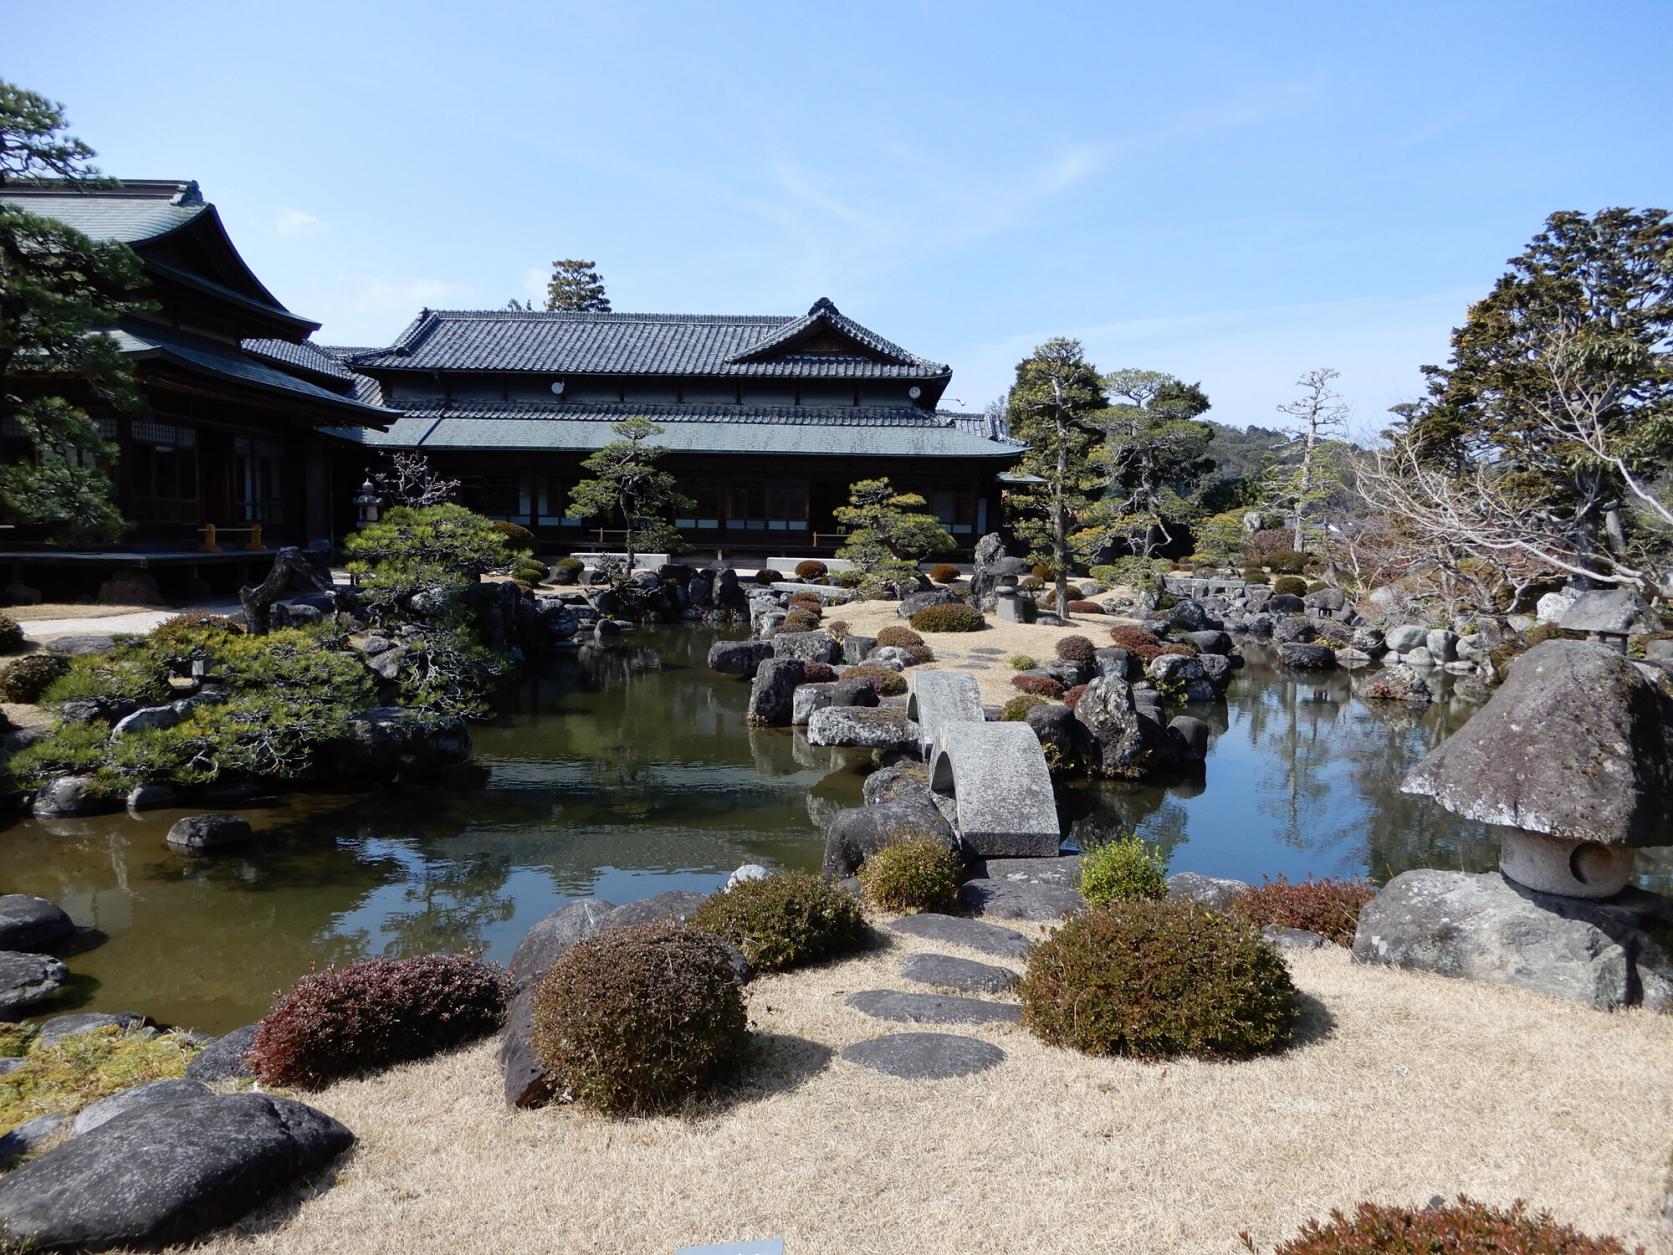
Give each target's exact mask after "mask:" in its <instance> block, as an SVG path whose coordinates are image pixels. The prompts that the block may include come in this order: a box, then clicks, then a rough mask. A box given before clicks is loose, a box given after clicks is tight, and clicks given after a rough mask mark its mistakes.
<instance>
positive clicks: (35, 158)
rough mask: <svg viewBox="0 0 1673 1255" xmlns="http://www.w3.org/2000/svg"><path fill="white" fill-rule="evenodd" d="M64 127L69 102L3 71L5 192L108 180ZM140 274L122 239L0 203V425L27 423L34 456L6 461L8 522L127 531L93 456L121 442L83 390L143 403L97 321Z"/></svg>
mask: <svg viewBox="0 0 1673 1255" xmlns="http://www.w3.org/2000/svg"><path fill="white" fill-rule="evenodd" d="M64 126H65V122H64V112H63V106H61V105H58V104H54V103H53V102H52V101H49V100H47V99H45V98H44V97H41V96H39V95H36V94H35V93H34V92H31V91H25V90H24V89H22V88H20V87H16V86H14V85H12V84H11V83H7V82H3V81H0V202H3V197H4V192H5V185H6V184H8V183H20V182H29V181H33V180H37V179H62V180H65V181H67V183H68V184H69V186H71V187H72V188H81V189H84V190H91V189H92V188H94V187H106V186H110V184H109V182H108V181H107V180H103V179H101V178H100V176H99V172H98V171H97V170H96V169H95V168H94V167H93V165H92V164H91V158H92V157H93V150H92V149H90V148H89V147H87V145H86V144H84V143H82V142H81V141H80V140H78V139H75V138H73V137H71V136H69V135H66V134H64V133H63V132H64ZM143 284H144V274H143V272H142V270H141V269H140V262H139V258H138V257H136V256H135V255H134V253H133V251H132V250H131V249H129V248H128V246H127V245H125V244H116V243H105V242H100V241H95V240H92V239H89V238H88V237H87V236H85V235H83V234H82V233H81V232H79V231H75V230H72V229H71V228H69V227H66V226H64V225H62V224H61V223H58V222H54V221H53V220H52V219H50V218H43V217H40V216H38V215H36V214H32V213H28V212H26V211H24V210H23V209H20V208H17V207H15V206H13V205H9V204H5V203H0V423H4V425H5V426H6V427H8V428H14V429H21V431H22V432H23V434H24V435H25V437H26V438H27V439H28V440H29V442H30V445H31V446H32V456H30V457H29V458H27V459H20V460H17V461H14V462H12V463H11V464H9V465H7V466H4V467H0V516H3V517H4V518H5V519H6V520H7V521H8V522H11V523H23V524H29V525H33V526H37V527H40V528H42V529H43V531H44V532H45V534H46V535H47V537H48V538H49V539H52V540H54V541H58V542H75V541H87V540H100V539H108V538H110V537H113V536H117V535H120V534H121V532H122V531H123V529H124V527H125V524H124V523H123V521H122V517H121V515H120V514H119V513H118V512H117V509H116V505H115V503H114V501H113V500H112V499H111V498H112V486H111V482H110V476H109V475H107V474H106V473H105V472H104V471H103V470H102V469H101V468H100V467H99V465H98V462H99V460H100V459H103V460H104V461H105V462H107V463H108V462H109V461H111V460H112V459H114V458H115V456H116V449H115V446H113V445H111V444H110V443H109V442H108V441H106V440H105V439H104V438H103V437H102V436H101V435H100V433H99V428H98V425H97V424H96V423H95V422H94V421H93V420H92V418H90V417H89V416H88V414H87V411H86V410H85V409H83V408H82V406H81V404H80V403H79V400H80V398H81V397H83V396H85V395H86V394H88V393H90V394H91V395H92V396H93V397H96V398H98V399H99V400H101V401H103V402H105V403H107V404H109V405H110V406H112V407H114V408H115V409H118V410H136V409H139V408H141V407H142V405H143V400H142V398H141V396H140V393H139V389H138V388H137V387H136V386H135V384H134V379H133V371H132V368H131V367H130V366H129V364H128V362H127V361H126V360H125V359H124V358H123V356H122V355H121V353H119V352H118V351H117V348H116V345H115V343H114V342H113V341H112V340H111V339H110V337H109V336H107V335H104V334H102V331H101V329H102V328H105V327H109V326H111V325H113V324H114V323H115V322H116V320H117V319H118V318H119V317H120V316H121V315H122V314H123V313H125V312H127V311H129V310H131V309H133V308H135V301H134V299H133V296H134V293H136V292H137V291H138V290H139V289H140V288H141V287H142V286H143ZM46 389H52V391H46ZM58 389H63V391H62V392H60V391H58Z"/></svg>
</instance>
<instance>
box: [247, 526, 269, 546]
mask: <svg viewBox="0 0 1673 1255" xmlns="http://www.w3.org/2000/svg"><path fill="white" fill-rule="evenodd" d="M244 548H246V549H254V550H257V551H259V550H262V549H265V548H267V546H266V545H265V544H263V543H262V539H261V524H260V523H252V524H250V542H249V543H248V544H247V545H245V546H244Z"/></svg>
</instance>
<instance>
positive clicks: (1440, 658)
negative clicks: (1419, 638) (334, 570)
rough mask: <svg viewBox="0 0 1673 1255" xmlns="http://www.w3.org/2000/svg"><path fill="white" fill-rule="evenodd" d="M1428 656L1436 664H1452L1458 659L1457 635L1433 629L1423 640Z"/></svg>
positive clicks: (1440, 629) (1441, 629)
mask: <svg viewBox="0 0 1673 1255" xmlns="http://www.w3.org/2000/svg"><path fill="white" fill-rule="evenodd" d="M1423 643H1424V645H1425V647H1426V648H1427V649H1428V650H1429V656H1430V657H1431V658H1433V659H1434V660H1435V661H1436V662H1437V663H1446V662H1452V661H1454V660H1455V659H1456V658H1457V657H1458V633H1456V632H1449V631H1447V630H1446V629H1445V628H1435V629H1434V630H1432V631H1431V632H1430V633H1429V634H1428V635H1427V636H1426V637H1424V638H1423Z"/></svg>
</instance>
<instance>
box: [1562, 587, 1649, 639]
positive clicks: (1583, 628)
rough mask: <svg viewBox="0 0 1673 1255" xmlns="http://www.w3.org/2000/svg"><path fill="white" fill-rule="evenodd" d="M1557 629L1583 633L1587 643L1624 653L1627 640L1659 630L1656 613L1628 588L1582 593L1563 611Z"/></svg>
mask: <svg viewBox="0 0 1673 1255" xmlns="http://www.w3.org/2000/svg"><path fill="white" fill-rule="evenodd" d="M1557 626H1558V627H1560V628H1562V629H1563V630H1564V631H1569V632H1584V633H1586V638H1587V639H1588V640H1593V641H1598V642H1600V643H1602V644H1605V645H1608V646H1610V647H1611V648H1613V649H1617V650H1619V651H1620V652H1621V653H1623V654H1624V653H1625V652H1626V648H1627V637H1629V636H1644V635H1647V634H1649V633H1651V632H1656V631H1659V630H1660V629H1661V624H1660V623H1659V622H1658V621H1657V620H1656V616H1655V613H1654V612H1653V611H1652V610H1651V609H1650V607H1649V606H1648V605H1647V604H1646V603H1645V601H1644V599H1643V598H1642V597H1640V596H1639V595H1638V593H1637V592H1636V591H1635V590H1633V589H1630V588H1611V589H1607V590H1602V591H1594V592H1589V593H1581V594H1580V596H1578V597H1576V598H1575V599H1574V600H1573V601H1571V602H1570V603H1569V605H1568V609H1567V610H1565V611H1563V613H1562V616H1561V617H1560V618H1559V619H1558V620H1557Z"/></svg>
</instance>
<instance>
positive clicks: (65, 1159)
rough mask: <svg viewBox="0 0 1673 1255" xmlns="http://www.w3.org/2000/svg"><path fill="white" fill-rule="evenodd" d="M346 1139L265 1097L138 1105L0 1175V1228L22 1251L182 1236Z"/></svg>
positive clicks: (252, 1203) (213, 1222)
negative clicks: (21, 1244)
mask: <svg viewBox="0 0 1673 1255" xmlns="http://www.w3.org/2000/svg"><path fill="white" fill-rule="evenodd" d="M353 1142H354V1134H352V1133H350V1132H349V1131H348V1130H347V1129H346V1128H344V1127H343V1126H342V1125H341V1124H339V1123H338V1122H337V1121H336V1120H333V1119H332V1118H331V1117H330V1116H328V1115H326V1114H325V1113H324V1112H321V1111H316V1110H314V1109H313V1108H312V1107H308V1106H304V1105H303V1104H302V1103H299V1102H293V1101H291V1100H290V1099H288V1098H275V1097H272V1096H270V1095H267V1094H229V1095H225V1096H222V1095H215V1094H193V1095H184V1096H181V1097H176V1098H172V1099H168V1100H166V1101H161V1102H155V1103H148V1104H146V1105H144V1106H142V1107H140V1108H139V1109H137V1110H132V1111H127V1112H124V1113H123V1114H121V1115H119V1116H117V1117H116V1118H115V1119H112V1120H110V1121H109V1122H108V1123H106V1124H103V1125H101V1126H99V1127H98V1128H96V1129H93V1130H92V1131H91V1132H89V1133H86V1134H83V1135H82V1136H80V1137H77V1138H75V1139H73V1140H71V1141H69V1142H66V1143H64V1144H63V1145H61V1146H58V1147H56V1148H54V1149H52V1150H49V1151H47V1152H46V1153H45V1154H43V1155H41V1156H40V1157H39V1158H38V1159H35V1160H33V1161H31V1162H29V1163H26V1164H24V1165H22V1166H21V1167H19V1168H15V1169H13V1170H12V1171H11V1172H10V1173H8V1174H7V1175H6V1176H5V1177H0V1226H3V1227H4V1229H5V1231H6V1232H7V1233H8V1235H9V1236H11V1237H12V1238H14V1239H16V1240H17V1241H19V1242H21V1243H23V1244H24V1246H25V1247H26V1248H27V1249H30V1250H65V1249H74V1250H91V1251H103V1250H110V1249H112V1248H113V1247H133V1246H137V1247H156V1246H163V1245H168V1244H173V1243H189V1242H193V1241H195V1240H197V1239H198V1238H200V1237H202V1236H204V1235H205V1234H207V1233H210V1232H212V1231H213V1230H215V1229H218V1228H221V1227H223V1226H225V1225H228V1224H231V1223H232V1222H233V1221H235V1220H237V1219H239V1218H240V1217H241V1216H243V1215H244V1214H245V1213H246V1212H248V1211H250V1210H251V1209H252V1208H254V1207H256V1206H257V1205H258V1204H260V1203H263V1202H265V1201H267V1200H268V1199H269V1198H272V1197H274V1196H275V1195H277V1194H280V1193H282V1192H284V1191H286V1190H288V1189H290V1188H291V1187H293V1186H294V1185H296V1184H297V1183H298V1182H299V1181H301V1180H303V1179H304V1178H306V1177H309V1176H312V1175H313V1174H314V1173H316V1172H318V1171H319V1170H320V1169H321V1168H323V1167H325V1166H326V1165H327V1164H328V1163H330V1162H331V1161H332V1160H333V1159H335V1158H336V1157H337V1156H338V1155H340V1154H342V1153H343V1152H344V1151H345V1150H347V1149H348V1148H349V1146H351V1145H352V1144H353Z"/></svg>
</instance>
